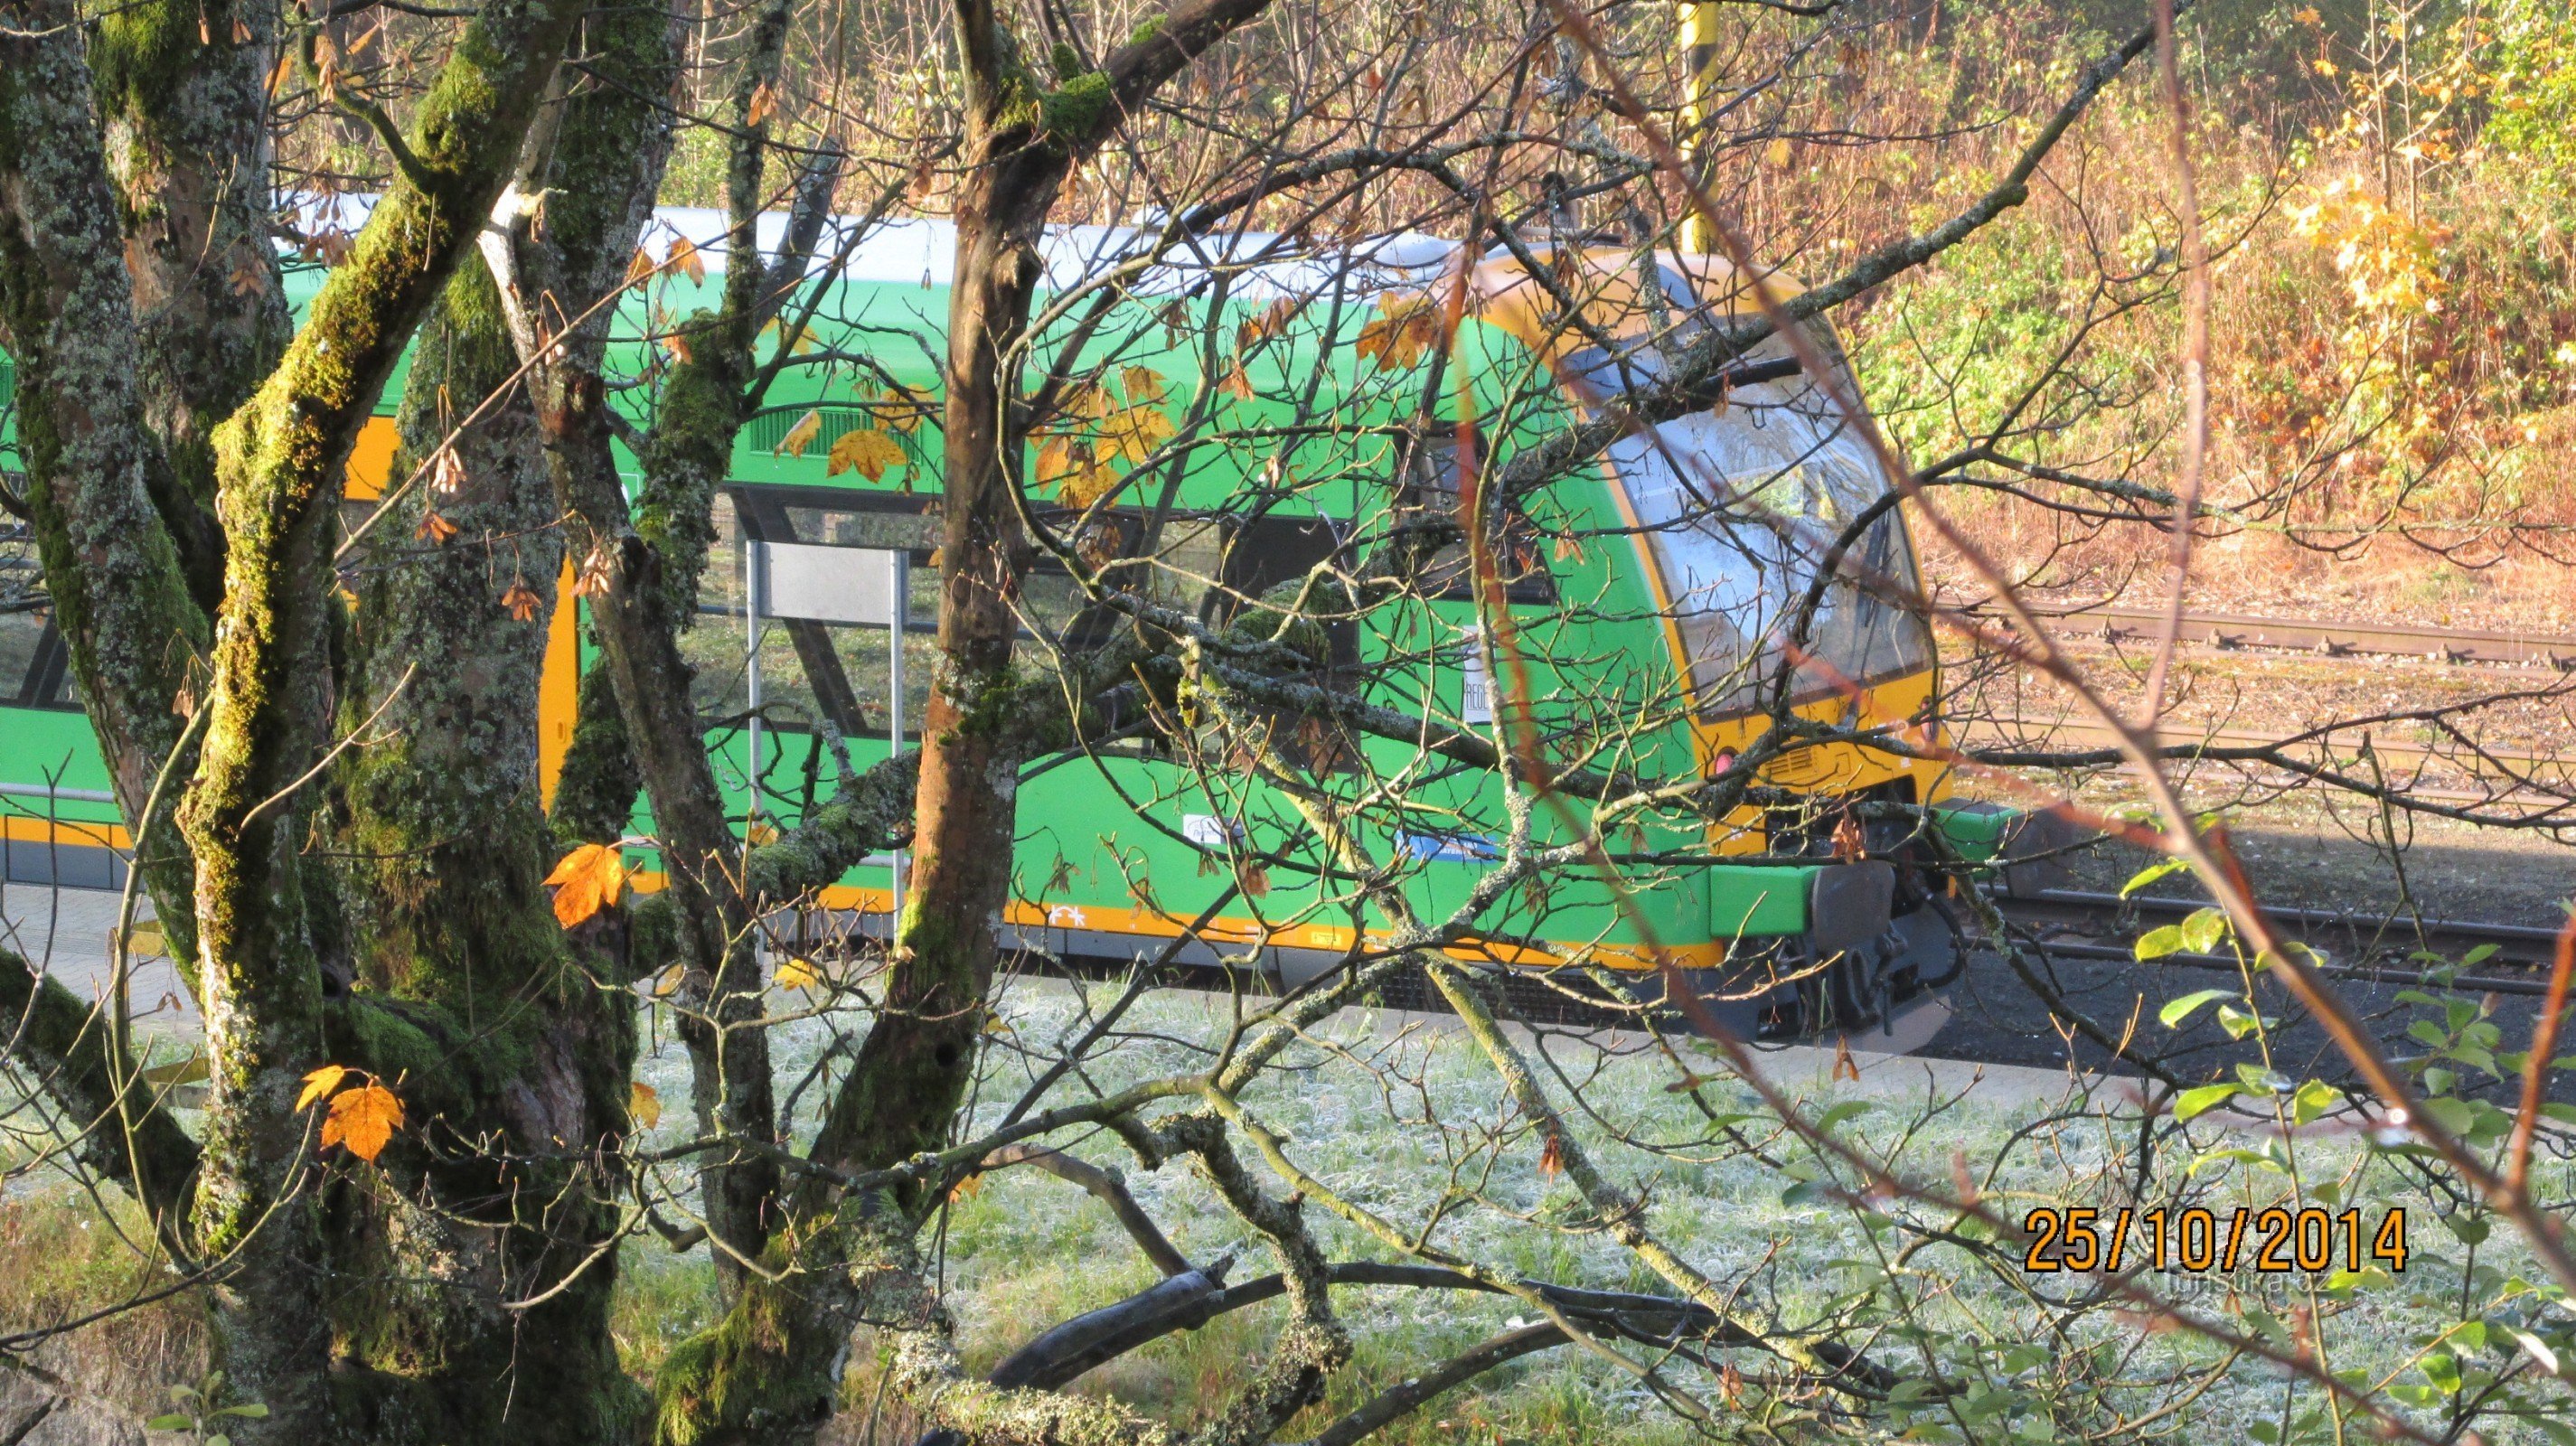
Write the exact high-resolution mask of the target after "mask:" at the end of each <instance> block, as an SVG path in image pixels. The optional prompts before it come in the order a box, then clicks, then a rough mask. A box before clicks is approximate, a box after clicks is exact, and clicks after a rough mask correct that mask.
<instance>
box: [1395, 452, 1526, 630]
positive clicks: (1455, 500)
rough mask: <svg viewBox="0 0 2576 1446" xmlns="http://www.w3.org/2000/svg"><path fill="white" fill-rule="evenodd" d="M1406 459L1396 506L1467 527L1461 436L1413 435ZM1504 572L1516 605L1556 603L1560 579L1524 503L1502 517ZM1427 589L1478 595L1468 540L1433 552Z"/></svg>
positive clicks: (1452, 597)
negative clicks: (1462, 508) (1549, 564)
mask: <svg viewBox="0 0 2576 1446" xmlns="http://www.w3.org/2000/svg"><path fill="white" fill-rule="evenodd" d="M1404 454H1405V455H1404V463H1403V466H1402V469H1401V475H1400V478H1399V480H1398V482H1397V485H1396V508H1397V510H1398V512H1399V513H1412V514H1415V515H1419V516H1428V517H1435V518H1440V519H1443V520H1446V521H1449V522H1454V523H1459V524H1460V525H1462V526H1463V525H1464V522H1463V520H1462V519H1461V518H1460V517H1459V515H1458V509H1459V507H1460V505H1461V502H1462V499H1461V497H1460V494H1459V485H1458V439H1457V437H1456V436H1455V435H1454V434H1450V435H1442V434H1439V433H1436V432H1434V433H1431V434H1427V435H1422V436H1416V437H1413V438H1411V439H1409V440H1408V441H1407V443H1406V445H1405V449H1404ZM1497 563H1498V566H1499V567H1500V570H1501V572H1502V575H1503V595H1504V597H1505V598H1507V599H1509V600H1510V601H1512V602H1516V603H1552V602H1554V601H1556V579H1555V577H1554V576H1552V575H1551V574H1550V573H1549V572H1548V567H1547V550H1546V548H1545V547H1543V546H1542V545H1541V544H1540V541H1539V534H1538V528H1537V526H1536V525H1535V524H1534V523H1532V522H1531V521H1530V519H1529V514H1527V513H1525V512H1523V511H1522V510H1521V509H1520V508H1519V507H1517V506H1513V507H1509V508H1507V510H1506V512H1505V514H1504V517H1503V552H1502V556H1501V557H1500V558H1499V559H1497ZM1421 582H1422V590H1423V594H1424V595H1425V596H1427V597H1433V598H1439V599H1442V600H1444V601H1457V602H1463V601H1469V600H1472V599H1473V598H1474V596H1475V592H1474V587H1475V578H1474V576H1473V571H1472V567H1471V563H1470V559H1469V557H1468V552H1467V544H1466V543H1465V542H1463V541H1460V542H1453V543H1450V544H1449V545H1448V546H1446V547H1443V548H1441V549H1440V550H1439V551H1438V552H1435V553H1433V554H1432V556H1431V561H1430V563H1429V564H1428V565H1427V566H1426V567H1425V568H1424V569H1423V572H1422V578H1421Z"/></svg>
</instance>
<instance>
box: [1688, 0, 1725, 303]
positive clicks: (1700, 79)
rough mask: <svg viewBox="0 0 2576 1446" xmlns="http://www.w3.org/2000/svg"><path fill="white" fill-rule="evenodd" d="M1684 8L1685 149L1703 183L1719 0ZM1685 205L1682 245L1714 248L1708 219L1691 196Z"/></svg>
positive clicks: (1699, 0) (1692, 0) (1693, 1)
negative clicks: (1691, 201) (1686, 66)
mask: <svg viewBox="0 0 2576 1446" xmlns="http://www.w3.org/2000/svg"><path fill="white" fill-rule="evenodd" d="M1681 11H1682V14H1681V21H1682V59H1683V62H1684V63H1685V64H1686V65H1688V66H1689V75H1688V78H1687V79H1686V80H1684V82H1683V84H1684V86H1685V87H1687V89H1686V90H1685V92H1684V94H1683V97H1682V132H1683V139H1684V152H1685V154H1687V155H1688V156H1689V157H1690V169H1691V180H1692V181H1693V182H1694V183H1703V182H1705V181H1706V180H1707V178H1708V166H1707V164H1706V155H1707V145H1708V137H1707V136H1706V134H1705V127H1706V126H1707V125H1708V122H1709V116H1710V113H1711V112H1712V111H1714V110H1715V109H1716V105H1715V101H1716V90H1717V85H1716V81H1717V74H1716V72H1717V0H1681ZM1683 205H1684V206H1685V207H1689V209H1688V210H1687V212H1686V214H1685V215H1684V216H1683V217H1682V235H1681V249H1682V250H1683V251H1684V252H1688V253H1695V254H1704V253H1706V252H1707V251H1708V250H1709V249H1710V239H1711V238H1710V237H1709V234H1708V222H1706V221H1705V220H1702V219H1701V218H1700V214H1699V211H1698V209H1697V208H1696V207H1692V206H1690V203H1689V201H1688V200H1687V198H1685V200H1684V201H1683Z"/></svg>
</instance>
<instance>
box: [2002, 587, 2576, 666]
mask: <svg viewBox="0 0 2576 1446" xmlns="http://www.w3.org/2000/svg"><path fill="white" fill-rule="evenodd" d="M2033 614H2034V615H2035V616H2037V617H2042V618H2046V619H2049V620H2050V621H2052V622H2059V623H2068V624H2091V626H2089V627H2083V628H2081V629H2069V630H2068V631H2067V632H2066V633H2065V634H2063V636H2066V637H2070V638H2081V637H2093V638H2099V639H2101V640H2102V641H2104V642H2110V643H2123V642H2139V643H2143V642H2150V641H2152V640H2153V639H2154V638H2155V636H2156V632H2157V629H2159V628H2161V627H2162V626H2163V625H2164V614H2163V613H2162V611H2160V610H2158V609H2153V608H2133V607H2122V606H2120V605H2118V604H2116V603H2102V604H2098V605H2094V606H2089V607H2080V608H2064V609H2054V610H2051V609H2033ZM2176 636H2177V637H2178V639H2179V640H2180V641H2183V642H2187V643H2205V644H2207V645H2209V646H2210V647H2212V648H2215V649H2218V650H2220V651H2223V652H2224V651H2235V650H2239V649H2245V648H2274V649H2279V650H2282V651H2285V652H2297V653H2316V654H2320V655H2322V656H2325V657H2330V658H2341V657H2353V656H2358V655H2363V654H2369V655H2375V656H2382V657H2405V658H2429V659H2432V660H2433V661H2435V662H2446V663H2491V664H2502V665H2506V666H2511V667H2539V668H2550V669H2554V670H2555V671H2558V672H2562V673H2565V672H2576V637H2570V636H2567V635H2565V634H2558V633H2543V632H2529V631H2519V630H2493V629H2483V628H2442V627H2423V626H2419V625H2416V624H2412V623H2381V622H2346V621H2341V620H2325V619H2308V618H2270V617H2254V616H2251V615H2247V614H2241V613H2185V614H2183V616H2182V624H2181V627H2180V629H2179V630H2178V632H2177V634H2176Z"/></svg>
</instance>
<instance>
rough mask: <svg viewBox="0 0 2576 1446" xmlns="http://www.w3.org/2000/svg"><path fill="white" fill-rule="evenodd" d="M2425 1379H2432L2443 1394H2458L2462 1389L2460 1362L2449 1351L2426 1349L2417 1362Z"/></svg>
mask: <svg viewBox="0 0 2576 1446" xmlns="http://www.w3.org/2000/svg"><path fill="white" fill-rule="evenodd" d="M2417 1366H2418V1369H2420V1370H2422V1371H2423V1372H2424V1379H2425V1380H2428V1381H2431V1382H2432V1383H2433V1386H2434V1388H2435V1389H2436V1390H2439V1391H2440V1392H2442V1394H2444V1395H2446V1396H2448V1395H2457V1394H2458V1393H2459V1389H2460V1363H2459V1361H2458V1359H2457V1358H2455V1357H2453V1356H2452V1354H2451V1353H2450V1352H2449V1351H2426V1352H2425V1353H2424V1359H2423V1360H2422V1361H2420V1362H2418V1363H2417Z"/></svg>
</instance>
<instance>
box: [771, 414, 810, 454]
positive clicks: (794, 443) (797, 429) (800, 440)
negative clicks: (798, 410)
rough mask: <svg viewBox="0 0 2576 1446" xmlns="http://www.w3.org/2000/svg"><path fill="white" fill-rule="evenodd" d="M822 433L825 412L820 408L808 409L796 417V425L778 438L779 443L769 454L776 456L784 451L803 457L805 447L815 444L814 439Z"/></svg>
mask: <svg viewBox="0 0 2576 1446" xmlns="http://www.w3.org/2000/svg"><path fill="white" fill-rule="evenodd" d="M821 435H823V413H822V412H821V411H820V410H819V409H817V410H813V411H808V412H807V413H806V414H805V415H803V416H801V417H798V418H797V419H796V425H795V426H792V427H790V428H788V429H787V433H786V435H784V436H782V437H780V438H779V439H778V445H777V446H776V447H774V448H772V449H771V450H770V453H769V455H771V456H772V457H775V456H777V455H778V454H779V453H781V452H784V453H786V454H787V455H788V456H790V457H802V456H804V455H805V449H806V448H808V447H811V446H813V445H814V439H815V438H816V437H819V436H821Z"/></svg>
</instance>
